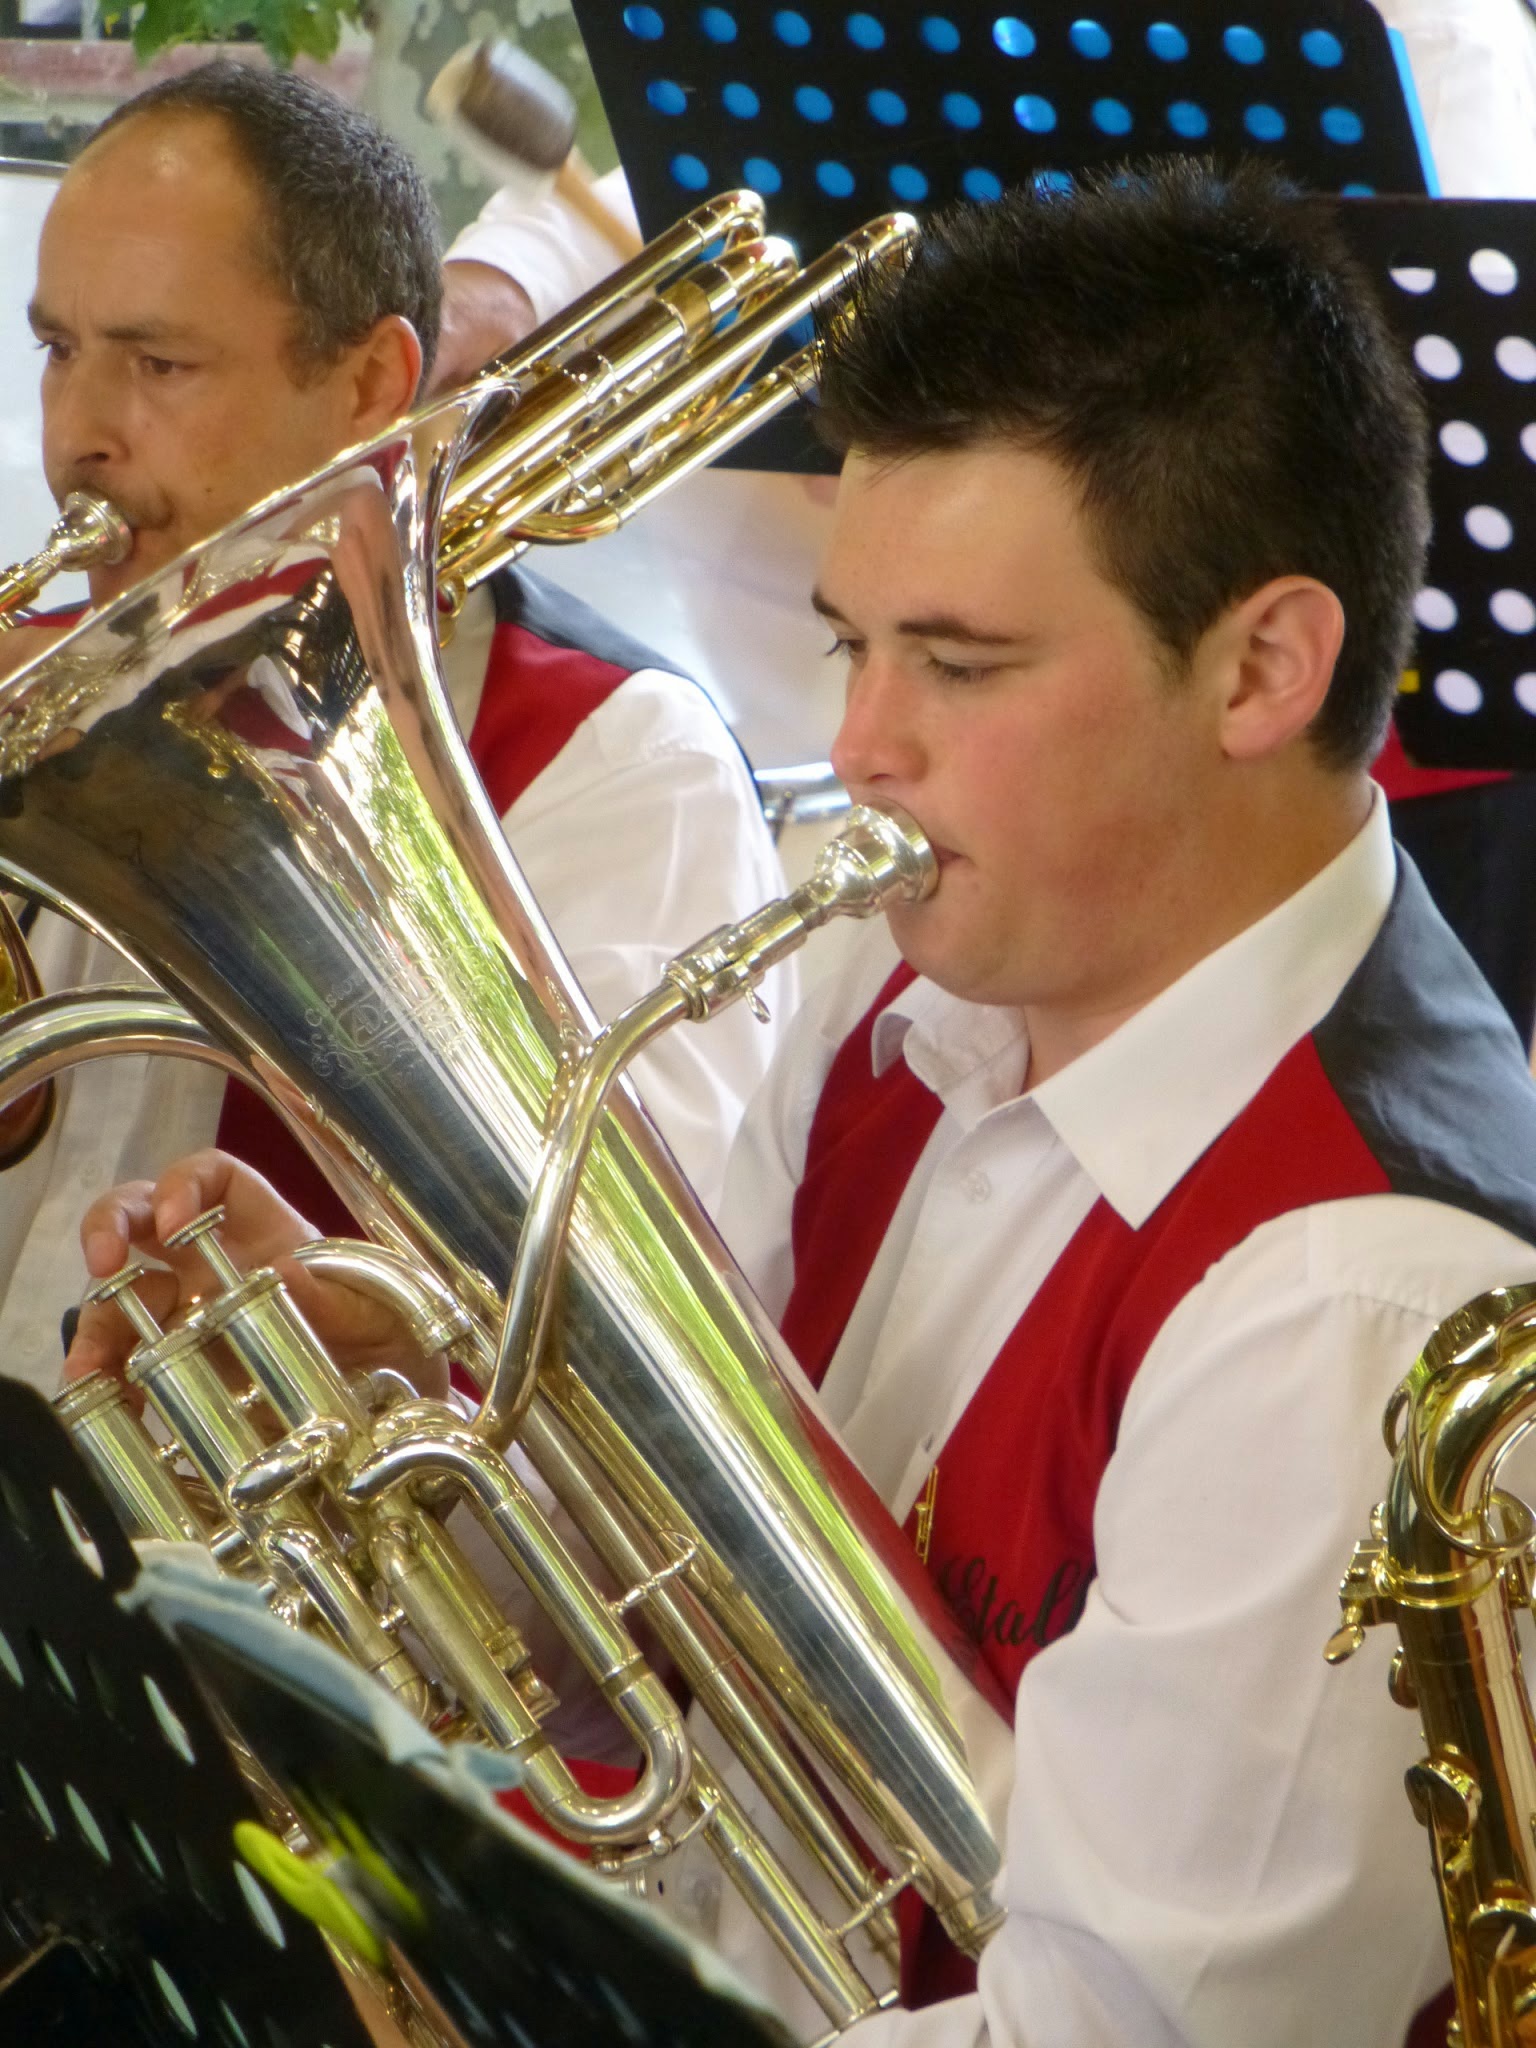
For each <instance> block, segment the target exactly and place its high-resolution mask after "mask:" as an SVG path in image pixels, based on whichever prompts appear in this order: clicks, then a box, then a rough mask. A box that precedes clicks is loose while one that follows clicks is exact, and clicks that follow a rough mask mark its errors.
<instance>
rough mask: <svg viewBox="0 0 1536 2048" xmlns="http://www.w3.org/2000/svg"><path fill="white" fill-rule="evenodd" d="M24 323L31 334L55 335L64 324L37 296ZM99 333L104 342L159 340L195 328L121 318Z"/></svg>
mask: <svg viewBox="0 0 1536 2048" xmlns="http://www.w3.org/2000/svg"><path fill="white" fill-rule="evenodd" d="M27 322H28V324H29V326H30V327H31V329H32V332H33V333H34V334H57V333H59V332H60V331H61V330H62V329H63V327H64V325H65V323H64V322H63V321H62V320H60V319H58V318H57V316H56V315H54V314H53V313H50V312H49V310H48V308H47V307H46V306H45V305H43V304H42V303H41V301H40V300H37V299H34V300H33V301H32V303H31V305H30V306H28V308H27ZM99 332H100V334H101V336H102V339H103V340H105V341H135V342H157V341H160V342H163V341H195V340H196V339H197V330H196V328H194V327H177V326H175V325H173V324H172V322H170V321H169V320H129V321H121V322H119V323H118V324H117V325H116V326H115V327H103V328H101V329H100V330H99Z"/></svg>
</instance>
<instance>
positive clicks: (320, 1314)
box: [66, 1150, 441, 1392]
mask: <svg viewBox="0 0 1536 2048" xmlns="http://www.w3.org/2000/svg"><path fill="white" fill-rule="evenodd" d="M219 1207H222V1209H223V1210H224V1220H223V1222H222V1223H221V1224H220V1225H219V1228H218V1239H219V1243H220V1244H221V1245H222V1247H223V1249H224V1251H225V1252H226V1253H227V1254H228V1256H229V1258H230V1260H231V1262H232V1263H233V1264H234V1266H235V1267H236V1268H237V1270H238V1271H239V1272H241V1273H249V1272H251V1271H253V1270H254V1269H255V1268H258V1267H265V1266H270V1267H272V1268H274V1269H275V1271H276V1272H277V1274H278V1276H279V1277H280V1278H281V1279H282V1280H283V1281H284V1283H285V1284H286V1286H287V1287H288V1290H289V1292H290V1294H291V1295H292V1297H293V1300H294V1302H295V1303H296V1305H297V1306H298V1308H299V1309H300V1310H301V1312H302V1313H303V1315H304V1316H305V1317H306V1318H307V1320H308V1321H309V1323H310V1325H311V1327H312V1328H313V1330H314V1332H315V1335H316V1336H317V1337H318V1338H319V1340H320V1342H321V1343H322V1344H323V1345H324V1346H325V1347H326V1348H327V1350H328V1351H330V1352H331V1354H332V1355H333V1356H334V1358H335V1359H336V1362H337V1363H338V1364H339V1365H341V1366H343V1367H346V1368H351V1369H355V1370H366V1369H367V1368H369V1367H372V1366H375V1365H382V1364H388V1365H393V1366H397V1367H400V1368H401V1369H403V1370H405V1371H407V1372H409V1373H410V1374H411V1376H412V1377H413V1378H415V1379H416V1380H417V1381H418V1384H420V1385H422V1387H423V1391H431V1392H439V1391H441V1388H440V1386H439V1385H438V1384H437V1380H438V1377H439V1376H431V1377H430V1378H429V1379H424V1378H423V1376H422V1374H421V1373H420V1372H419V1371H413V1370H412V1367H413V1363H414V1359H413V1352H412V1347H411V1346H410V1343H409V1340H408V1339H407V1338H406V1337H405V1334H404V1332H403V1331H402V1329H401V1326H400V1324H399V1323H398V1321H397V1320H396V1318H395V1316H394V1315H393V1313H392V1312H391V1311H390V1310H389V1309H388V1308H386V1307H384V1306H383V1305H382V1304H381V1303H379V1302H377V1301H374V1300H371V1299H369V1298H368V1297H367V1296H365V1295H362V1294H359V1293H357V1292H356V1291H355V1290H354V1289H352V1288H350V1287H347V1286H344V1285H342V1284H341V1283H340V1282H337V1281H334V1280H327V1279H322V1278H320V1277H319V1276H318V1275H316V1274H314V1273H311V1272H309V1271H308V1270H306V1269H305V1268H304V1267H303V1266H301V1265H299V1264H298V1263H297V1262H296V1261H295V1259H294V1258H293V1256H292V1254H293V1253H294V1252H295V1251H296V1250H297V1249H298V1247H299V1246H301V1245H303V1244H307V1243H309V1242H311V1241H312V1240H313V1239H315V1238H317V1237H318V1236H319V1235H320V1233H319V1232H318V1231H317V1230H316V1229H315V1227H314V1225H313V1224H311V1223H309V1222H307V1221H306V1220H305V1218H304V1217H302V1216H301V1215H300V1214H299V1213H298V1211H297V1210H296V1209H294V1208H292V1207H290V1205H289V1204H288V1203H287V1202H285V1201H284V1200H283V1198H282V1197H281V1195H279V1194H278V1193H277V1191H276V1189H274V1188H273V1187H272V1186H271V1184H270V1183H269V1182H267V1181H265V1180H263V1179H262V1177H261V1175H260V1174H258V1173H256V1172H254V1171H253V1170H252V1169H251V1168H250V1167H248V1166H245V1165H244V1164H242V1163H241V1161H239V1160H238V1159H235V1158H233V1157H232V1156H231V1155H230V1154H229V1153H227V1152H218V1151H214V1150H208V1151H204V1152H196V1153H193V1154H192V1155H191V1156H190V1157H189V1158H186V1159H182V1160H178V1161H177V1162H176V1163H175V1164H174V1165H172V1166H169V1167H167V1168H166V1170H165V1172H164V1173H162V1174H161V1176H160V1178H159V1179H158V1180H157V1181H155V1182H154V1183H153V1184H151V1183H149V1182H146V1181H133V1182H129V1183H127V1184H126V1185H125V1186H123V1187H119V1188H114V1189H113V1190H112V1191H111V1192H110V1193H109V1194H106V1195H103V1196H101V1197H100V1198H99V1199H98V1200H97V1201H95V1202H93V1203H92V1204H91V1207H90V1208H89V1209H88V1210H87V1211H86V1214H85V1217H84V1219H83V1221H82V1223H81V1229H80V1236H81V1244H82V1247H83V1249H84V1252H85V1260H86V1265H87V1268H88V1270H89V1272H90V1274H91V1276H92V1279H93V1280H94V1281H97V1282H101V1281H104V1280H107V1279H109V1278H110V1277H111V1276H112V1275H113V1274H116V1273H117V1272H119V1271H120V1270H121V1268H122V1266H123V1264H124V1262H125V1261H126V1260H127V1259H128V1258H130V1257H131V1256H133V1255H135V1254H137V1255H138V1256H140V1257H143V1258H147V1259H151V1260H154V1261H155V1262H156V1267H157V1269H158V1268H159V1267H164V1268H165V1271H164V1272H161V1271H159V1270H156V1271H154V1272H152V1273H149V1274H146V1275H144V1276H143V1277H142V1278H140V1279H138V1280H136V1281H135V1282H134V1291H135V1293H136V1294H137V1295H138V1296H139V1299H140V1300H141V1301H142V1302H143V1304H144V1306H145V1308H146V1309H148V1310H149V1311H150V1313H151V1314H152V1315H154V1316H155V1320H156V1321H157V1322H159V1323H160V1324H161V1325H162V1327H163V1326H165V1325H166V1324H167V1323H169V1322H174V1321H175V1320H177V1319H178V1317H181V1316H184V1315H186V1314H187V1313H189V1312H190V1311H191V1310H192V1309H193V1308H194V1307H196V1306H197V1305H198V1303H199V1302H200V1301H202V1300H203V1299H205V1298H206V1297H207V1296H208V1295H209V1294H210V1293H211V1292H215V1291H217V1286H218V1283H217V1281H216V1279H215V1277H214V1275H213V1274H212V1272H211V1271H210V1269H209V1266H208V1262H207V1260H206V1258H205V1256H204V1255H203V1253H202V1252H201V1251H200V1250H199V1249H198V1247H197V1245H196V1244H195V1243H194V1244H180V1245H178V1244H174V1243H172V1242H171V1240H173V1239H174V1238H176V1237H177V1235H178V1233H180V1232H181V1231H183V1230H184V1229H185V1227H186V1226H187V1225H188V1224H189V1223H191V1222H192V1221H193V1220H194V1219H195V1218H196V1217H199V1216H202V1215H204V1214H206V1212H207V1211H208V1210H210V1209H213V1208H219ZM135 1341H137V1340H136V1339H135V1338H134V1337H133V1336H132V1335H131V1331H130V1325H129V1321H128V1318H127V1316H125V1315H124V1313H123V1311H122V1309H121V1308H120V1307H117V1306H116V1305H115V1304H114V1303H111V1302H96V1303H90V1304H88V1305H87V1308H86V1309H85V1310H84V1311H82V1314H81V1318H80V1325H79V1327H78V1329H77V1330H76V1333H75V1340H74V1343H73V1344H72V1345H71V1348H70V1351H69V1355H68V1360H67V1363H66V1378H71V1379H73V1378H78V1377H80V1375H81V1374H82V1373H83V1372H85V1371H89V1370H93V1369H103V1370H108V1371H113V1370H116V1371H121V1369H122V1365H123V1363H125V1362H126V1359H127V1357H128V1355H129V1354H130V1353H131V1351H132V1349H133V1345H134V1342H135ZM402 1353H403V1354H404V1355H403V1356H402Z"/></svg>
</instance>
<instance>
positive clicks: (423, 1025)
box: [304, 979, 469, 1091]
mask: <svg viewBox="0 0 1536 2048" xmlns="http://www.w3.org/2000/svg"><path fill="white" fill-rule="evenodd" d="M304 1029H305V1032H306V1034H307V1037H308V1041H309V1051H310V1059H311V1063H312V1070H313V1072H314V1073H315V1074H316V1075H317V1076H318V1077H319V1078H320V1079H322V1080H326V1081H331V1082H334V1083H335V1085H336V1086H337V1087H338V1088H340V1089H342V1090H343V1091H345V1090H346V1089H349V1088H355V1087H357V1086H358V1085H359V1084H360V1083H362V1082H364V1081H368V1080H372V1079H374V1078H375V1077H377V1076H378V1075H379V1074H381V1073H383V1072H384V1071H386V1070H387V1069H388V1068H389V1067H390V1066H392V1065H393V1064H394V1060H395V1055H396V1054H397V1053H398V1052H401V1051H403V1050H404V1049H405V1048H407V1047H409V1046H411V1045H419V1044H420V1043H421V1041H422V1040H423V1039H428V1040H430V1041H431V1043H432V1044H433V1045H436V1046H439V1047H441V1048H443V1049H444V1050H451V1049H453V1048H455V1047H458V1046H462V1045H467V1044H468V1043H469V1033H468V1032H467V1031H466V1029H465V1025H464V1020H463V1017H462V1015H461V1014H460V1013H459V1012H458V1011H457V1010H456V1009H455V1007H454V1005H453V1004H452V1003H451V1002H449V1000H448V999H447V997H446V996H443V995H441V994H439V993H438V992H437V991H436V990H428V991H427V992H425V993H424V994H423V995H422V996H421V998H420V1000H419V1001H417V1002H414V1003H413V1002H412V1001H411V1000H410V997H409V995H408V994H406V993H405V992H403V991H402V992H401V994H400V996H399V999H398V1000H397V1001H396V1002H393V1003H389V1004H386V1003H385V1002H384V1001H383V1000H382V999H381V997H380V994H379V991H378V990H377V989H376V988H369V987H367V986H366V985H365V984H364V983H363V982H362V981H361V980H360V979H359V980H357V981H354V982H351V983H349V984H348V985H347V986H346V987H345V988H344V989H343V990H342V992H341V993H340V994H339V995H337V996H335V997H333V998H332V1000H331V1003H330V1004H329V1005H328V1006H322V1005H320V1004H318V1003H317V1004H314V1005H312V1006H311V1007H310V1008H309V1009H307V1010H306V1011H305V1012H304Z"/></svg>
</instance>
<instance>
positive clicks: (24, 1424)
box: [0, 1380, 368, 2048]
mask: <svg viewBox="0 0 1536 2048" xmlns="http://www.w3.org/2000/svg"><path fill="white" fill-rule="evenodd" d="M61 1504H62V1508H61ZM63 1509H67V1510H69V1511H72V1513H73V1514H74V1516H75V1517H76V1519H77V1521H78V1523H79V1524H80V1525H81V1526H82V1527H83V1528H84V1530H85V1531H86V1534H87V1537H88V1544H87V1546H86V1548H85V1549H84V1550H82V1549H81V1548H80V1547H78V1546H77V1544H76V1542H75V1540H74V1539H73V1537H72V1536H71V1534H70V1533H69V1528H68V1524H67V1519H66V1514H65V1512H63ZM92 1558H94V1562H95V1564H96V1565H99V1567H100V1571H99V1575H98V1572H97V1570H96V1569H95V1568H93V1564H92V1562H90V1561H89V1560H90V1559H92ZM137 1569H138V1567H137V1563H136V1561H135V1559H134V1556H133V1552H132V1550H131V1548H130V1547H129V1544H128V1542H127V1539H126V1538H125V1537H124V1535H123V1534H122V1532H121V1530H120V1529H119V1527H118V1525H117V1522H116V1520H115V1519H114V1517H113V1515H112V1511H111V1509H110V1508H109V1507H108V1505H107V1502H106V1500H105V1498H104V1496H103V1495H102V1493H101V1492H100V1490H99V1488H98V1487H97V1485H96V1482H95V1481H94V1479H92V1477H91V1475H90V1473H89V1472H88V1471H87V1470H86V1467H85V1466H84V1464H83V1463H82V1462H81V1460H80V1458H79V1456H78V1454H77V1453H76V1451H75V1449H74V1446H73V1445H72V1444H71V1443H70V1441H69V1438H68V1437H67V1435H66V1434H65V1432H64V1431H63V1429H62V1428H61V1427H60V1425H59V1423H58V1422H57V1421H56V1419H55V1418H54V1416H53V1413H52V1411H51V1410H50V1408H49V1406H48V1404H47V1402H46V1401H44V1400H43V1399H42V1398H41V1397H40V1396H39V1395H38V1394H36V1393H34V1392H33V1390H32V1389H31V1388H29V1387H24V1386H21V1385H18V1384H17V1383H16V1382H15V1381H13V1380H0V2040H3V2041H5V2042H7V2043H9V2042H13V2041H14V2042H16V2043H17V2044H18V2048H20V2044H21V2042H23V2041H26V2042H28V2043H29V2044H30V2043H31V2042H32V2041H33V2040H34V2039H37V2040H43V2039H47V2038H48V2037H47V2036H46V2035H41V2034H38V2033H37V2032H36V2029H37V2026H38V2024H39V2020H40V2015H41V2013H43V2012H48V2011H52V2010H53V2009H54V2007H55V2006H56V2005H59V2006H62V2007H64V2008H65V2009H63V2010H59V2011H57V2012H56V2014H55V2020H56V2024H57V2027H58V2029H59V2031H58V2032H57V2034H56V2035H55V2036H54V2038H56V2039H57V2041H58V2042H59V2043H60V2044H61V2048H63V2044H64V2043H79V2044H85V2043H87V2042H96V2041H100V2042H102V2043H103V2044H105V2043H107V2042H109V2041H110V2042H111V2043H112V2044H113V2048H119V2044H121V2048H187V2044H188V2043H189V2042H191V2041H194V2040H195V2041H197V2042H200V2043H204V2044H208V2048H368V2035H367V2033H366V2032H365V2031H364V2029H363V2027H362V2024H361V2022H360V2021H359V2020H358V2018H357V2016H356V2014H355V2013H354V2011H353V2009H352V2005H351V2002H350V2000H349V1999H348V1998H347V1996H346V1993H345V1991H344V1990H343V1988H342V1986H341V1983H340V1980H339V1979H338V1977H337V1975H336V1972H335V1970H334V1968H333V1967H332V1965H331V1962H330V1959H329V1957H328V1956H327V1954H326V1952H325V1948H324V1945H323V1944H322V1942H321V1940H320V1937H319V1935H318V1934H317V1933H316V1931H315V1929H314V1928H313V1927H312V1926H311V1925H310V1923H309V1922H308V1921H307V1920H304V1919H302V1918H300V1917H299V1916H298V1915H296V1914H294V1913H293V1912H292V1911H290V1909H289V1908H288V1907H287V1906H286V1905H285V1904H283V1902H282V1901H281V1900H279V1899H277V1898H275V1897H274V1896H273V1895H272V1894H270V1893H268V1892H265V1891H264V1890H263V1889H262V1888H261V1887H258V1886H257V1885H256V1883H255V1880H254V1879H253V1878H252V1877H251V1876H250V1874H249V1873H248V1872H246V1870H245V1866H244V1865H243V1864H237V1861H236V1858H235V1854H234V1849H233V1846H232V1831H233V1828H234V1826H235V1823H236V1822H237V1821H240V1820H245V1819H254V1818H257V1817H258V1816H257V1814H256V1810H255V1808H254V1806H253V1805H252V1803H251V1799H250V1795H249V1794H248V1792H247V1791H246V1789H245V1787H244V1785H243V1784H242V1782H241V1780H240V1777H239V1774H238V1772H237V1771H236V1768H235V1765H234V1763H233V1761H232V1759H231V1757H230V1754H229V1751H228V1749H227V1748H226V1746H225V1743H224V1739H223V1737H222V1736H221V1735H220V1734H219V1731H218V1729H217V1727H216V1725H215V1723H214V1721H213V1718H212V1717H211V1715H210V1713H209V1711H208V1708H207V1707H206V1705H205V1704H204V1702H203V1699H202V1696H201V1695H200V1693H199V1692H198V1689H197V1687H196V1686H195V1685H194V1684H193V1682H192V1680H191V1677H190V1675H189V1674H188V1671H187V1669H186V1666H185V1664H184V1662H183V1660H182V1659H181V1657H180V1656H178V1654H177V1652H176V1650H175V1649H174V1647H173V1646H172V1645H171V1643H170V1642H169V1641H168V1640H167V1639H166V1637H165V1636H164V1635H163V1634H162V1633H161V1632H160V1630H159V1629H158V1628H156V1626H155V1625H154V1623H153V1622H151V1621H150V1620H149V1619H148V1618H147V1617H145V1616H143V1615H139V1614H127V1613H125V1612H124V1611H123V1610H122V1609H121V1608H120V1607H119V1606H118V1604H117V1602H116V1599H115V1598H114V1595H115V1594H116V1593H118V1592H119V1591H121V1590H122V1589H123V1588H124V1587H125V1586H127V1585H128V1584H129V1583H130V1582H131V1581H132V1579H133V1578H134V1576H135V1574H136V1572H137ZM50 1937H56V1940H55V1945H54V1946H53V1947H52V1948H49V1946H48V1944H49V1940H50ZM29 1961H30V1962H32V1970H28V1969H27V1968H26V1965H27V1964H28V1963H29ZM34 1971H40V1972H42V1973H43V1984H44V1987H45V1988H44V1989H43V1991H42V1992H41V1994H40V1993H39V1989H38V1981H37V1979H36V1978H35V1977H34V1975H33V1972H34ZM12 1973H17V1974H15V1975H14V1976H13V1974H12ZM6 1980H9V1982H7V1981H6Z"/></svg>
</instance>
